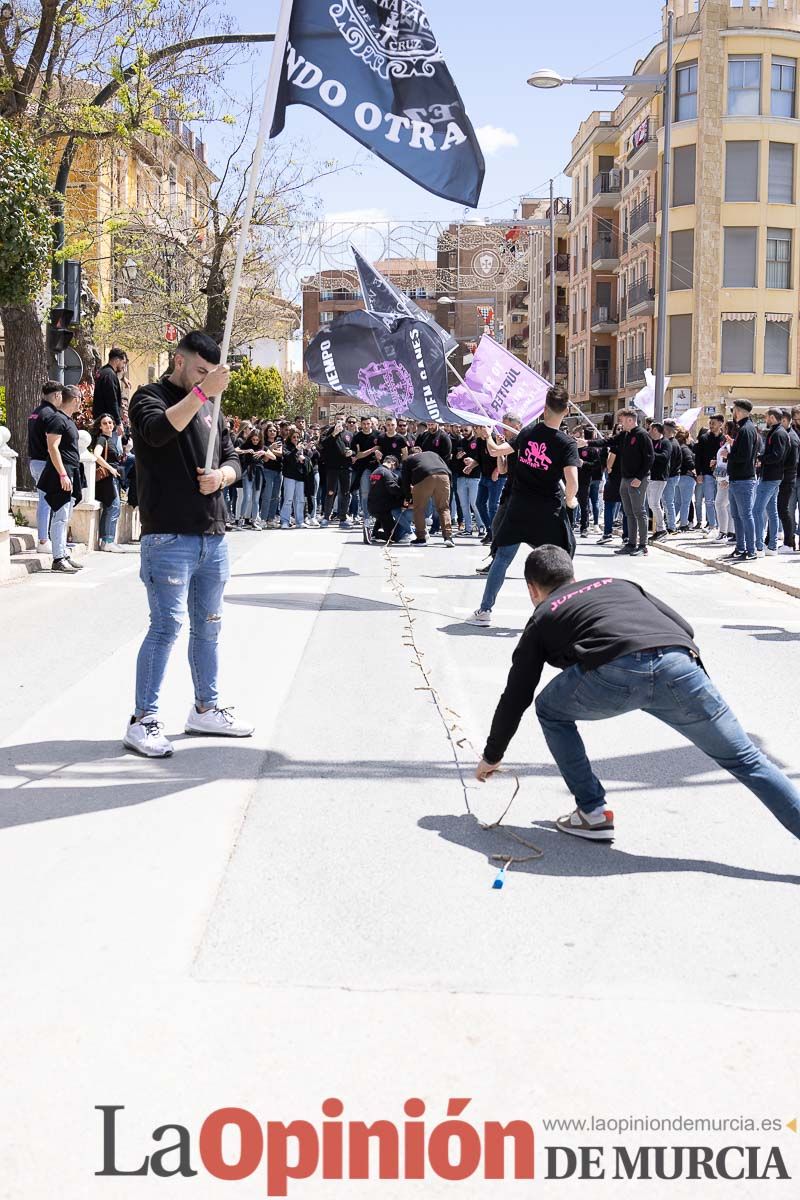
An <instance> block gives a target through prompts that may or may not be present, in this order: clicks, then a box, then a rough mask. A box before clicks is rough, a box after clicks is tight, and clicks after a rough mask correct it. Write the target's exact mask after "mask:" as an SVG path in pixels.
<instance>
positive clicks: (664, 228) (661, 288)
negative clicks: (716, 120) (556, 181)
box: [653, 9, 675, 422]
mask: <svg viewBox="0 0 800 1200" xmlns="http://www.w3.org/2000/svg"><path fill="white" fill-rule="evenodd" d="M674 47H675V16H674V14H673V12H672V9H670V10H669V12H668V13H667V74H666V83H665V86H664V158H663V160H662V164H661V245H660V251H661V252H660V254H659V256H658V323H657V324H658V328H657V330H656V402H655V405H654V409H653V417H654V420H656V421H659V422H660V421H663V420H664V378H665V376H666V362H667V295H668V288H669V262H670V259H669V224H670V222H669V216H670V213H669V206H670V199H671V197H670V171H671V168H672V103H673V80H672V64H673V57H674Z"/></svg>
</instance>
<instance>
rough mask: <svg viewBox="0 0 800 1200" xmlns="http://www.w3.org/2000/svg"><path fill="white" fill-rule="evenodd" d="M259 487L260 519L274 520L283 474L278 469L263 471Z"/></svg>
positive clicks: (276, 513)
mask: <svg viewBox="0 0 800 1200" xmlns="http://www.w3.org/2000/svg"><path fill="white" fill-rule="evenodd" d="M263 475H264V478H263V480H262V487H261V520H262V521H274V520H275V518H276V517H277V515H278V504H279V503H280V498H281V484H282V483H283V475H281V473H280V471H267V470H265V471H264V472H263Z"/></svg>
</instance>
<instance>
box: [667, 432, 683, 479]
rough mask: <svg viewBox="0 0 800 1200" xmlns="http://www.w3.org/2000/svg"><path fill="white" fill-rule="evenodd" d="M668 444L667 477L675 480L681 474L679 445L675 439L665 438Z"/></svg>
mask: <svg viewBox="0 0 800 1200" xmlns="http://www.w3.org/2000/svg"><path fill="white" fill-rule="evenodd" d="M664 440H665V441H666V442H669V445H670V452H669V471H668V475H667V477H668V478H669V479H675V478H676V477H677V476H678V475H680V473H681V457H682V455H681V444H680V442H679V441H678V439H677V438H665V439H664Z"/></svg>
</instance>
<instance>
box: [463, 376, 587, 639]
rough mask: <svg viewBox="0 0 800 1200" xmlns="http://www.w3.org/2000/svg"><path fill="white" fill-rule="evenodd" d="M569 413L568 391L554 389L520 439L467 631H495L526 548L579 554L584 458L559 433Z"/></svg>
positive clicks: (567, 436) (548, 394)
mask: <svg viewBox="0 0 800 1200" xmlns="http://www.w3.org/2000/svg"><path fill="white" fill-rule="evenodd" d="M568 409H569V395H568V393H567V391H566V388H563V387H552V388H550V390H549V392H548V393H547V399H546V401H545V409H544V415H543V417H542V419H541V421H536V422H533V423H532V424H530V425H526V426H525V428H524V429H522V430H521V431H520V433H519V434H518V436H517V439H516V444H515V446H516V467H515V470H514V475H513V478H512V481H511V495H510V497H509V500H508V503H507V505H506V512H505V515H504V517H503V520H502V523H501V525H500V527H499V529H498V530H497V532H496V534H495V538H494V545H496V547H497V551H496V553H495V556H494V561H493V562H492V565H491V568H490V570H489V574H488V576H487V577H486V587H485V590H484V593H483V599H482V601H481V604H480V607H479V608H478V609H476V611H475V612H474V613H473V614H472V616H471V617H468V618H467V621H466V623H467V624H468V625H478V626H483V627H486V626H489V625H491V623H492V609H493V608H494V605H495V601H496V600H497V596H498V594H499V592H500V589H501V587H502V586H503V583H504V582H505V577H506V572H507V571H508V568H509V567H510V566H511V564H512V562H513V561H514V559H515V557H516V555H517V551H518V550H519V548H520V546H521V545H522V544H523V542H527V544H528V545H529V546H531V547H532V548H534V549H535V548H536V547H537V546H545V545H552V546H560V547H561V548H562V549H564V550H566V551H567V552H568V553H569V554H570V556H574V554H575V534H574V533H573V529H572V517H573V510H574V509H575V508H576V507H577V504H578V501H577V495H578V467H579V465H580V458H579V456H578V447H577V446H576V444H575V440H574V438H571V437H570V436H569V434H566V433H564V432H563V431H562V429H561V422H562V421H563V420H564V415H565V414H566V412H567V411H568ZM562 482H563V484H564V489H565V490H564V491H562V487H561V485H562Z"/></svg>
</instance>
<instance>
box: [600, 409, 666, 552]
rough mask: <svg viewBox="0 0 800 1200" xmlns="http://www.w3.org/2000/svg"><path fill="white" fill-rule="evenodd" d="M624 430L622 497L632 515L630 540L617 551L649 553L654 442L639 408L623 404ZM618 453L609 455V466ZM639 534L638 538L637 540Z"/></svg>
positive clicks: (621, 440)
mask: <svg viewBox="0 0 800 1200" xmlns="http://www.w3.org/2000/svg"><path fill="white" fill-rule="evenodd" d="M620 421H621V423H622V432H623V434H624V436H623V437H622V438H620V441H619V459H620V465H621V470H622V482H621V484H620V499H621V500H622V507H623V510H624V512H625V516H626V517H627V519H628V540H627V542H626V543H625V545H623V546H621V547H620V548H619V550H615V551H614V553H615V554H647V485H648V483H649V482H650V468H651V467H652V465H653V459H654V457H655V454H654V451H653V442H652V440H651V438H650V435H649V434H648V433H645V431H644V429H642V428H641V427H640V426H639V424H638V419H637V416H636V413H635V411H634V410H633V409H632V408H623V409H622V411H621V412H620ZM616 458H617V455H616V454H613V457H612V455H611V454H609V456H608V465H609V468H611V467H613V465H614V462H615V461H616ZM637 536H638V542H637Z"/></svg>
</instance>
